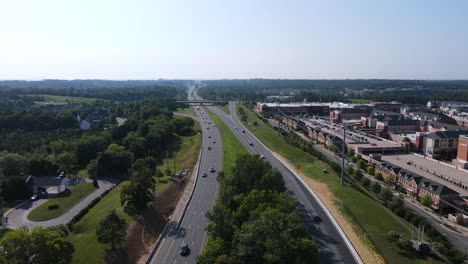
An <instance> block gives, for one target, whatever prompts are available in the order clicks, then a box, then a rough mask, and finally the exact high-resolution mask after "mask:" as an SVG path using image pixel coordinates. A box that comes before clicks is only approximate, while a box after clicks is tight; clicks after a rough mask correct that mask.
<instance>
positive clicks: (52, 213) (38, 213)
mask: <svg viewBox="0 0 468 264" xmlns="http://www.w3.org/2000/svg"><path fill="white" fill-rule="evenodd" d="M93 191H94V186H93V184H92V183H85V182H83V183H79V184H77V185H75V186H72V187H70V188H69V190H66V191H64V192H63V193H62V194H60V196H59V197H56V198H52V199H50V200H49V201H47V202H45V203H44V204H42V205H40V206H39V207H37V208H36V209H34V210H32V211H31V213H29V215H28V219H29V220H31V221H44V220H49V219H53V218H57V217H59V216H61V215H62V214H63V213H65V212H66V211H68V209H70V208H72V207H73V206H74V205H75V204H77V203H78V202H79V201H81V200H82V199H83V198H84V197H86V196H87V195H88V194H90V193H91V192H93ZM51 204H58V205H59V207H58V208H57V209H54V210H49V209H48V208H47V207H48V206H49V205H51Z"/></svg>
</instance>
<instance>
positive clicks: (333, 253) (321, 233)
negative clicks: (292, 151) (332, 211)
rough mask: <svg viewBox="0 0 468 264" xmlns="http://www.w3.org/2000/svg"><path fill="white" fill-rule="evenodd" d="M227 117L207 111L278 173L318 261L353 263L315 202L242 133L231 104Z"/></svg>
mask: <svg viewBox="0 0 468 264" xmlns="http://www.w3.org/2000/svg"><path fill="white" fill-rule="evenodd" d="M229 108H230V115H228V114H226V113H225V112H223V111H222V110H220V109H218V108H216V107H210V110H212V111H213V112H214V113H216V114H217V115H218V116H219V117H220V118H221V119H222V120H223V122H224V123H226V125H227V126H228V127H229V128H230V129H231V130H232V132H233V133H234V134H235V135H236V137H237V138H238V139H239V141H240V142H241V143H242V145H244V146H245V147H246V148H247V150H248V151H249V152H251V153H256V154H259V155H263V156H264V157H265V160H266V161H268V162H269V163H270V164H271V165H272V166H273V167H275V168H276V169H278V171H279V172H281V174H282V175H283V177H284V180H285V182H286V187H287V188H288V190H289V193H290V194H291V195H292V196H294V197H295V198H296V199H297V200H298V201H299V202H300V203H301V207H302V208H299V210H300V213H301V215H302V216H303V218H304V222H305V224H306V226H307V229H308V231H309V234H310V236H311V237H312V238H313V239H314V240H315V241H316V242H317V243H318V244H319V247H320V257H321V262H322V263H356V262H357V261H356V259H355V256H356V254H355V255H354V256H353V254H351V251H350V249H349V248H348V246H347V245H346V243H345V241H344V240H343V239H342V237H341V236H340V235H339V232H338V230H337V229H336V227H335V226H334V225H333V224H332V223H331V219H329V217H328V216H327V214H326V213H325V212H324V211H323V210H322V209H321V207H320V206H319V204H318V202H317V200H315V198H314V197H313V196H312V195H311V194H310V193H309V192H308V191H307V190H306V187H305V186H303V185H302V184H301V183H300V182H299V181H298V180H297V179H296V177H295V176H294V175H293V174H292V172H291V171H290V170H288V169H287V168H286V167H285V166H284V165H283V164H282V163H281V162H280V161H279V160H278V159H277V158H276V157H275V156H273V154H272V153H271V151H270V150H269V149H267V148H265V147H264V146H263V145H262V144H261V143H260V142H259V141H258V140H257V139H256V137H254V136H253V135H252V134H251V133H250V132H249V131H247V130H245V132H244V129H243V126H242V125H241V123H240V121H239V120H238V119H237V116H236V115H235V103H234V102H230V105H229ZM311 212H316V213H317V214H318V215H319V216H320V217H321V218H322V219H323V222H321V223H315V222H314V221H313V219H312V217H311Z"/></svg>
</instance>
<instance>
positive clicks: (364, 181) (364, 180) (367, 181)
mask: <svg viewBox="0 0 468 264" xmlns="http://www.w3.org/2000/svg"><path fill="white" fill-rule="evenodd" d="M361 184H362V186H364V187H366V188H367V187H369V185H370V180H369V179H367V178H366V177H363V178H362V179H361Z"/></svg>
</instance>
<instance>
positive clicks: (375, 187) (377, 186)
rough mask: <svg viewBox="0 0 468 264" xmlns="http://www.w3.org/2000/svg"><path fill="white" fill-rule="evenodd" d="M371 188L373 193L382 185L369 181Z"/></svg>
mask: <svg viewBox="0 0 468 264" xmlns="http://www.w3.org/2000/svg"><path fill="white" fill-rule="evenodd" d="M370 187H371V190H372V191H373V192H375V193H380V191H381V189H382V186H381V185H380V183H378V182H376V181H374V182H372V183H371V186H370Z"/></svg>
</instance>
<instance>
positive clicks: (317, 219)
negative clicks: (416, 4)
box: [312, 213, 322, 222]
mask: <svg viewBox="0 0 468 264" xmlns="http://www.w3.org/2000/svg"><path fill="white" fill-rule="evenodd" d="M312 219H314V221H315V222H322V218H320V216H319V215H318V214H317V213H312Z"/></svg>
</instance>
